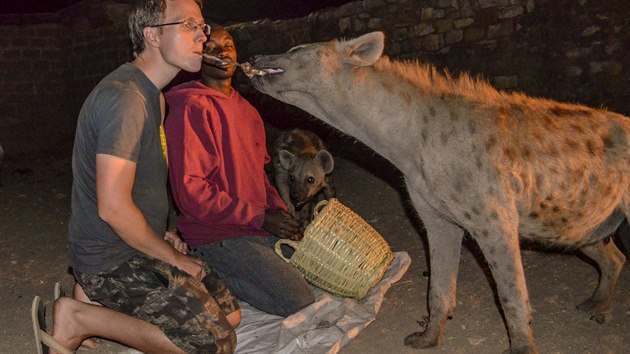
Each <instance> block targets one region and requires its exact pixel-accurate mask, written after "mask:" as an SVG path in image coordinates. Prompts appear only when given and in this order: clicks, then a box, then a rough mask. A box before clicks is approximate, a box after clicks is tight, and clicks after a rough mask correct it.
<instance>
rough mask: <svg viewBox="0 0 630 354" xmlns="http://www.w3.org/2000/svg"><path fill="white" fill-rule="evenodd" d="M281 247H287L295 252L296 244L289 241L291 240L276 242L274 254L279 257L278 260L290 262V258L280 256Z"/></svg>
mask: <svg viewBox="0 0 630 354" xmlns="http://www.w3.org/2000/svg"><path fill="white" fill-rule="evenodd" d="M282 245H287V246H289V247H291V248H293V249H295V250H297V245H298V242H296V241H291V240H286V239H280V240H278V242H276V253H277V254H278V256H280V258H282V259H283V260H284V261H285V262H287V263H289V260H291V259H290V258H287V257H285V256H284V255H283V254H282V248H281V247H282Z"/></svg>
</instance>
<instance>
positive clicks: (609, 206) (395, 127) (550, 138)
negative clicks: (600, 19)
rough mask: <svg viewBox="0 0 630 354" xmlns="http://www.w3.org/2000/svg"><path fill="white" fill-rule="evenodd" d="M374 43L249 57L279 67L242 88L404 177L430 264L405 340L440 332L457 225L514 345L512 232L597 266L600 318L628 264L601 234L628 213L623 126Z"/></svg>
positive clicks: (615, 119) (456, 250)
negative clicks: (349, 140) (424, 318)
mask: <svg viewBox="0 0 630 354" xmlns="http://www.w3.org/2000/svg"><path fill="white" fill-rule="evenodd" d="M383 48H384V35H383V33H381V32H373V33H369V34H366V35H363V36H361V37H358V38H355V39H351V40H343V41H338V40H332V41H329V42H322V43H312V44H306V45H301V46H298V47H295V48H293V49H291V50H290V51H288V52H287V53H285V54H280V55H269V56H260V57H258V58H256V59H255V60H254V62H253V63H252V64H253V65H254V66H255V67H257V68H260V69H267V68H273V69H279V70H274V72H277V71H283V72H281V73H276V74H269V75H264V76H258V77H255V78H253V84H254V86H255V87H256V88H257V89H258V90H260V91H261V92H263V93H266V94H269V95H271V96H273V97H275V98H277V99H279V100H281V101H283V102H286V103H290V104H293V105H295V106H297V107H300V108H302V109H304V110H305V111H307V112H309V113H311V114H312V115H314V116H316V117H317V118H319V119H321V120H323V121H324V122H326V123H328V124H330V125H332V126H334V127H336V128H337V129H339V130H341V131H343V132H345V133H347V134H349V135H352V136H354V137H356V138H358V139H359V140H361V141H363V142H364V143H365V144H366V145H367V146H369V147H371V148H372V149H374V150H375V151H376V152H378V153H380V154H381V155H383V156H384V157H385V158H387V159H389V160H390V161H391V162H393V163H394V165H396V166H397V167H398V169H399V170H400V171H401V172H402V173H403V174H404V176H405V181H406V184H407V189H408V191H409V196H410V198H411V200H412V202H413V205H414V207H415V209H416V210H417V212H418V215H419V216H420V218H421V219H422V221H423V224H424V226H425V228H426V232H427V239H428V243H429V256H430V267H431V278H430V287H429V313H430V317H429V321H428V324H427V327H426V329H425V330H424V331H423V332H418V333H414V334H412V335H410V336H408V337H407V338H406V339H405V343H406V344H407V345H409V346H412V347H415V348H420V347H429V346H434V345H436V344H438V343H439V341H440V339H441V338H442V337H443V334H444V328H445V324H446V319H447V318H448V317H449V316H450V315H451V314H452V313H453V310H454V308H455V304H456V301H455V293H456V281H457V269H458V264H459V256H460V249H461V244H462V238H463V235H464V230H466V231H468V232H469V233H470V235H471V236H472V237H473V238H474V239H475V240H476V242H477V243H478V245H479V247H480V249H481V251H482V252H483V255H484V257H485V258H486V260H487V263H488V265H489V267H490V269H491V271H492V275H493V277H494V279H495V282H496V287H497V292H498V298H499V300H500V303H501V306H502V308H503V311H504V314H505V320H506V322H507V328H508V332H509V336H510V351H511V352H512V353H534V352H536V351H537V349H536V344H535V341H534V336H533V334H532V329H531V324H530V323H531V310H530V305H529V299H528V294H527V289H526V285H525V277H524V274H523V265H522V263H521V254H520V248H519V235H520V237H522V238H525V239H529V240H533V241H537V242H540V243H544V244H548V245H556V246H559V247H561V248H564V249H579V250H580V251H582V252H583V253H584V254H585V255H586V256H588V257H590V258H591V259H592V260H593V261H595V263H597V266H598V267H599V269H600V278H599V283H598V285H597V288H596V289H595V292H594V293H593V295H592V296H591V297H590V298H589V299H587V300H586V301H584V302H583V303H582V304H581V305H579V308H581V309H583V310H585V311H588V312H589V313H590V315H591V316H592V318H593V319H595V320H597V321H603V320H605V319H606V318H607V316H608V315H609V314H608V309H609V306H610V303H611V301H612V298H613V293H614V290H615V285H616V283H617V278H618V275H619V272H620V271H621V268H622V266H623V264H624V262H625V257H624V255H623V254H622V253H621V252H620V251H619V250H618V249H617V247H616V246H615V244H614V243H613V242H609V240H610V238H609V235H610V234H611V233H612V232H613V231H614V230H615V229H616V228H617V226H618V225H620V224H621V222H622V221H623V219H624V218H627V217H628V215H629V214H630V193H629V185H630V174H629V173H628V172H629V171H628V167H629V156H630V155H629V151H628V141H629V139H630V120H629V119H628V118H627V117H624V116H622V115H620V114H616V113H613V112H609V111H606V110H602V109H593V108H588V107H585V106H582V105H575V104H566V103H559V102H555V101H552V100H546V99H538V98H532V97H528V96H526V95H524V94H520V93H506V92H501V91H498V90H496V89H494V88H492V87H491V86H490V85H489V84H487V83H486V82H483V81H480V80H476V79H473V78H471V77H469V76H468V75H461V76H459V77H458V78H454V77H452V76H451V75H445V74H442V73H440V72H438V71H437V70H436V69H435V68H434V67H432V66H431V65H427V64H422V63H417V62H398V61H395V60H390V59H389V58H387V57H384V56H382V51H383Z"/></svg>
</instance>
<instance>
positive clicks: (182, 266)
mask: <svg viewBox="0 0 630 354" xmlns="http://www.w3.org/2000/svg"><path fill="white" fill-rule="evenodd" d="M173 265H174V266H175V267H177V268H179V270H182V271H184V272H186V273H188V274H190V275H191V276H192V277H194V278H197V279H198V280H202V279H203V278H205V277H206V271H205V270H204V269H203V263H202V262H201V260H200V259H197V258H194V257H191V256H187V255H180V256H179V257H177V260H176V261H175V262H173Z"/></svg>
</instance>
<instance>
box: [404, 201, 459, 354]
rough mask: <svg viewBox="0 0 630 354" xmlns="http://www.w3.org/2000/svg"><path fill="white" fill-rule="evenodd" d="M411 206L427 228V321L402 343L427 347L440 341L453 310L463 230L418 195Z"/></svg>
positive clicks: (413, 346)
mask: <svg viewBox="0 0 630 354" xmlns="http://www.w3.org/2000/svg"><path fill="white" fill-rule="evenodd" d="M412 201H413V202H414V206H415V207H416V210H417V211H418V215H419V216H420V218H421V219H422V222H423V224H424V226H425V228H426V230H427V239H428V243H429V262H430V267H431V269H430V274H431V276H430V279H429V322H428V323H427V325H426V328H425V329H424V331H422V332H416V333H413V334H410V335H409V336H407V338H405V345H407V346H410V347H412V348H427V347H432V346H435V345H437V344H439V343H440V341H441V339H442V337H443V335H444V329H445V327H446V320H447V319H448V317H449V316H451V315H452V314H453V311H454V310H455V303H456V302H455V301H456V299H455V295H456V289H457V270H458V267H459V258H460V253H461V246H462V239H463V235H464V231H463V230H462V229H461V228H460V227H458V226H457V225H454V224H452V223H451V222H449V221H447V220H445V219H443V218H442V217H441V216H440V215H438V214H437V213H435V212H434V211H433V210H432V209H431V208H430V207H429V206H427V205H426V204H424V202H423V201H422V200H421V199H419V198H414V197H413V196H412Z"/></svg>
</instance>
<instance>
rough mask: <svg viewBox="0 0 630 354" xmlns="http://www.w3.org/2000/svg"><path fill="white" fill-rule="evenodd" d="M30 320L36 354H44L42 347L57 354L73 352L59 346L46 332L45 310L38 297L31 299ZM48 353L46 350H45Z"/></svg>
mask: <svg viewBox="0 0 630 354" xmlns="http://www.w3.org/2000/svg"><path fill="white" fill-rule="evenodd" d="M31 320H32V321H33V331H34V333H35V347H36V348H37V353H38V354H43V353H44V346H43V345H42V343H43V344H44V345H45V348H46V349H49V348H50V349H53V350H54V351H56V352H57V353H61V354H73V353H74V352H73V351H72V350H70V349H68V348H66V347H64V346H63V345H61V344H60V343H59V342H57V340H56V339H55V338H53V337H52V336H51V335H50V334H48V332H46V309H45V308H44V305H43V304H42V299H40V297H39V296H35V297H34V298H33V305H32V306H31ZM47 351H48V350H47Z"/></svg>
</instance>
